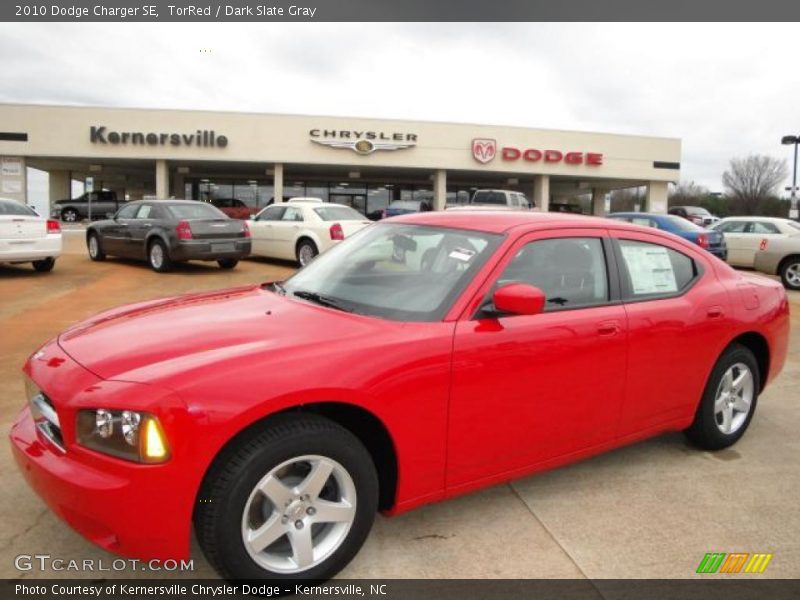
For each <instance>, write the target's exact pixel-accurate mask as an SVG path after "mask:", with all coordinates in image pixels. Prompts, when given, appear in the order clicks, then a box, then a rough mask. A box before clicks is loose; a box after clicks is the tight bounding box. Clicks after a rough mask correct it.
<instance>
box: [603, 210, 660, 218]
mask: <svg viewBox="0 0 800 600" xmlns="http://www.w3.org/2000/svg"><path fill="white" fill-rule="evenodd" d="M608 216H609V217H652V218H654V219H660V218H663V217H674V216H675V215H665V214H664V213H649V212H636V211H635V210H634V211H627V212H613V213H609V214H608Z"/></svg>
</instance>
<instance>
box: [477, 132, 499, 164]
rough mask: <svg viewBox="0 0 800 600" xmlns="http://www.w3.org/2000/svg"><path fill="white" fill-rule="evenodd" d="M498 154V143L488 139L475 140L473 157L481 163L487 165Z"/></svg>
mask: <svg viewBox="0 0 800 600" xmlns="http://www.w3.org/2000/svg"><path fill="white" fill-rule="evenodd" d="M495 154H497V141H496V140H490V139H488V138H475V139H474V140H472V156H474V157H475V160H477V161H478V162H479V163H483V164H486V163H488V162H489V161H491V160H492V159H493V158H494V155H495Z"/></svg>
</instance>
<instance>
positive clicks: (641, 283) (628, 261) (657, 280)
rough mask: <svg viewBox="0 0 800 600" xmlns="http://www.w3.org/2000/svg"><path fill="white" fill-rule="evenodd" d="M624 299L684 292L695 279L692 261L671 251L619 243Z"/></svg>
mask: <svg viewBox="0 0 800 600" xmlns="http://www.w3.org/2000/svg"><path fill="white" fill-rule="evenodd" d="M619 248H620V251H621V254H622V267H623V286H624V287H625V288H626V289H625V292H624V296H625V298H626V299H646V298H650V297H660V296H671V295H674V294H678V293H680V292H682V291H683V290H685V289H686V288H687V287H689V285H690V284H691V283H692V281H694V279H695V278H696V277H697V275H698V269H697V265H695V263H694V261H693V260H692V259H691V258H689V257H688V256H686V255H685V254H682V253H680V252H678V251H676V250H673V249H672V248H667V247H666V246H661V245H660V244H651V243H648V242H639V241H634V240H619Z"/></svg>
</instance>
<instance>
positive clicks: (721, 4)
mask: <svg viewBox="0 0 800 600" xmlns="http://www.w3.org/2000/svg"><path fill="white" fill-rule="evenodd" d="M797 20H800V2H796V1H794V0H760V1H759V2H753V1H752V0H700V1H698V0H672V1H670V2H663V1H662V2H652V1H646V0H569V2H564V1H562V0H491V1H487V0H437V1H436V2H431V1H430V0H294V1H288V2H287V1H284V0H277V1H270V0H262V1H258V0H252V1H249V0H227V1H223V2H220V1H206V0H197V1H196V2H182V1H180V0H139V1H130V0H123V1H116V0H99V1H98V0H54V1H53V0H50V1H45V0H41V1H37V0H31V1H29V2H23V1H20V0H17V1H15V0H11V1H10V2H2V3H0V21H9V22H48V21H49V22H53V21H61V22H68V21H74V22H80V21H104V22H128V21H136V22H204V21H205V22H212V21H217V22H240V23H241V22H270V21H302V22H314V21H335V22H342V21H377V22H392V21H395V22H397V21H412V22H413V21H416V22H440V21H449V22H510V21H527V22H534V21H535V22H541V21H563V22H588V21H594V22H619V21H630V22H635V21H639V22H642V21H698V22H722V21H727V22H739V21H761V22H767V21H797ZM656 43H658V42H656Z"/></svg>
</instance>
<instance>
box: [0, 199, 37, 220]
mask: <svg viewBox="0 0 800 600" xmlns="http://www.w3.org/2000/svg"><path fill="white" fill-rule="evenodd" d="M0 215H14V216H20V217H37V216H39V215H37V214H36V212H35V211H34V210H33V209H32V208H30V207H28V206H25V205H24V204H21V203H19V202H0Z"/></svg>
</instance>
